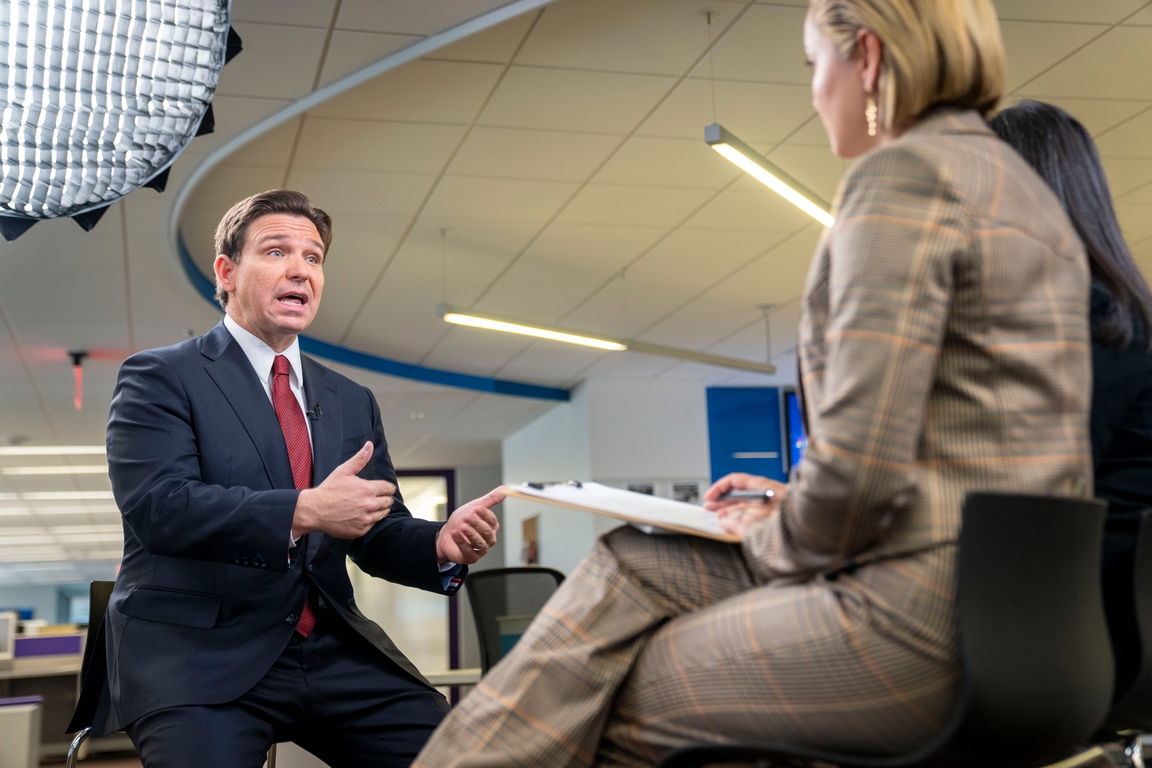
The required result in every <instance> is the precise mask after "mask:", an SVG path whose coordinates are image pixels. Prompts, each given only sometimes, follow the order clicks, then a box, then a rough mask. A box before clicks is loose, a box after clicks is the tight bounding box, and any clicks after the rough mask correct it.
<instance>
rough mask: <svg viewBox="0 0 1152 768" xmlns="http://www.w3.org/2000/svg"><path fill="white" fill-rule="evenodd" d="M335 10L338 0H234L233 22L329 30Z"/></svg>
mask: <svg viewBox="0 0 1152 768" xmlns="http://www.w3.org/2000/svg"><path fill="white" fill-rule="evenodd" d="M335 9H336V0H233V2H232V21H255V22H260V23H265V24H293V25H296V26H302V27H322V28H324V29H327V28H328V25H330V24H331V23H332V12H333V11H334V10H335ZM245 47H247V41H245Z"/></svg>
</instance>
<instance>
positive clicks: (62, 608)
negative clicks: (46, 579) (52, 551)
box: [0, 584, 71, 624]
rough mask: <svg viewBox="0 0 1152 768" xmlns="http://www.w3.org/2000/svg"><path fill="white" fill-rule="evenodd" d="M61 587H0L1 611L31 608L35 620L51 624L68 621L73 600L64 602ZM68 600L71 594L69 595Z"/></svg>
mask: <svg viewBox="0 0 1152 768" xmlns="http://www.w3.org/2000/svg"><path fill="white" fill-rule="evenodd" d="M60 587H61V585H57V584H45V585H37V586H19V587H17V586H11V587H0V610H4V609H7V608H31V609H32V610H33V611H35V614H34V616H35V618H37V619H44V620H45V621H47V622H48V623H49V624H55V623H62V622H66V621H68V618H69V614H70V610H69V609H70V607H71V600H70V599H69V600H67V601H63V600H62V599H61V595H62V594H64V593H62V592H61V589H60ZM66 596H67V597H68V598H70V597H71V593H70V592H69V593H67V595H66Z"/></svg>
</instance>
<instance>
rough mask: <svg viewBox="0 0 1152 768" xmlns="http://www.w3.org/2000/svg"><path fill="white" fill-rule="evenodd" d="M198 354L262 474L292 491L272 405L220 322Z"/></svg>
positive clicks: (286, 449)
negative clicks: (249, 442) (244, 434)
mask: <svg viewBox="0 0 1152 768" xmlns="http://www.w3.org/2000/svg"><path fill="white" fill-rule="evenodd" d="M200 351H201V352H202V353H203V354H204V356H205V357H207V358H208V359H209V360H208V362H207V363H205V365H204V369H205V370H206V371H207V372H208V375H209V376H211V377H212V381H214V382H216V386H217V387H219V388H220V392H221V393H222V394H223V395H224V398H225V399H226V400H227V401H228V403H229V405H231V406H232V410H233V411H234V412H235V414H236V418H238V419H239V420H240V423H241V424H243V425H244V429H245V431H246V432H247V433H248V437H249V438H251V439H252V442H253V443H254V444H255V445H256V451H257V452H258V453H259V454H260V460H261V461H262V462H263V463H264V471H265V473H267V475H268V482H270V483H271V484H272V487H273V488H294V487H295V483H294V482H293V480H292V465H291V463H290V462H289V460H288V447H287V445H285V443H284V433H283V431H281V429H280V422H279V421H278V420H277V419H276V411H275V410H273V408H272V401H270V400H269V399H268V395H267V394H265V392H264V387H263V385H261V384H260V381H259V379H257V378H256V373H255V371H253V370H252V364H251V363H249V362H248V357H247V355H245V354H244V350H243V349H241V348H240V345H239V344H237V343H236V342H235V340H234V339H233V338H232V334H231V333H229V332H228V329H227V328H226V327H225V326H224V323H223V322H221V323H220V324H219V325H217V326H216V327H215V328H213V329H212V330H211V331H209V332H208V333H207V334H205V336H204V340H203V342H202V344H201V347H200Z"/></svg>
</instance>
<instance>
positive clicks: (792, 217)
mask: <svg viewBox="0 0 1152 768" xmlns="http://www.w3.org/2000/svg"><path fill="white" fill-rule="evenodd" d="M814 223H815V222H813V221H812V219H811V218H810V217H809V216H808V214H806V213H804V212H803V211H801V210H800V209H799V208H797V207H796V206H794V205H792V204H791V203H789V202H788V201H786V200H785V199H784V198H782V197H780V196H779V195H777V194H776V193H775V192H773V191H772V190H770V189H768V188H767V187H765V186H764V185H762V184H760V182H758V181H756V180H755V179H752V178H748V179H747V181H743V180H742V181H741V182H740V183H738V184H736V185H735V186H733V187H732V188H731V189H728V190H726V191H724V192H722V193H720V196H719V197H717V198H716V199H715V200H713V201H712V202H710V203H708V205H707V206H705V207H704V209H703V210H701V211H700V212H699V213H697V214H696V215H695V216H693V217H692V218H691V219H690V220H689V221H688V222H687V223H686V224H685V225H684V226H685V227H688V228H692V229H697V228H700V229H731V230H744V231H761V232H763V231H779V230H785V231H789V232H790V231H792V230H794V229H796V228H797V227H802V226H804V225H806V224H814Z"/></svg>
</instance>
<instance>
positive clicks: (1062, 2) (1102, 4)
mask: <svg viewBox="0 0 1152 768" xmlns="http://www.w3.org/2000/svg"><path fill="white" fill-rule="evenodd" d="M995 4H996V13H997V15H999V16H1000V18H1001V19H1027V20H1030V21H1078V22H1084V23H1097V24H1115V23H1117V22H1119V21H1120V20H1121V19H1123V18H1125V17H1126V16H1129V15H1130V14H1132V13H1134V12H1135V11H1137V10H1138V9H1139V8H1140V7H1141V6H1142V5H1144V4H1145V0H1092V2H1090V3H1085V2H1083V0H995Z"/></svg>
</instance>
